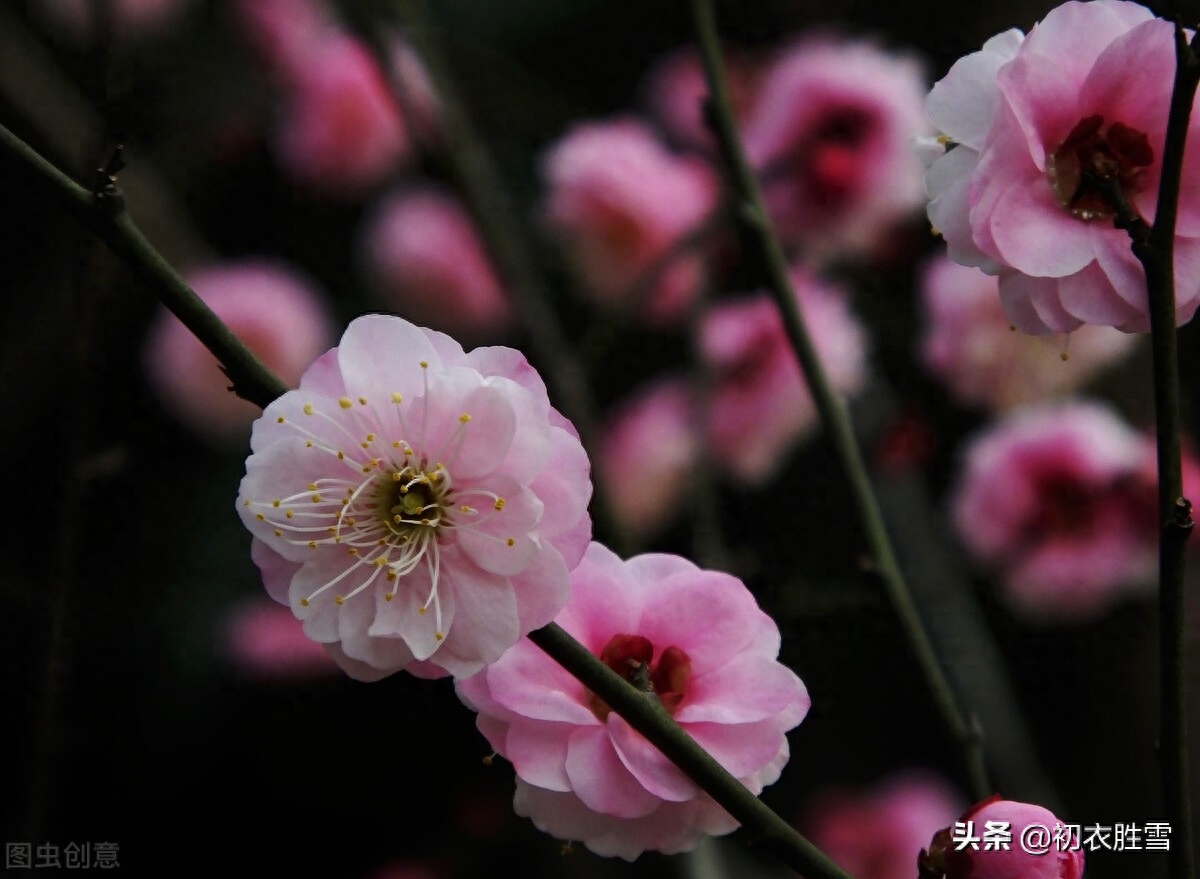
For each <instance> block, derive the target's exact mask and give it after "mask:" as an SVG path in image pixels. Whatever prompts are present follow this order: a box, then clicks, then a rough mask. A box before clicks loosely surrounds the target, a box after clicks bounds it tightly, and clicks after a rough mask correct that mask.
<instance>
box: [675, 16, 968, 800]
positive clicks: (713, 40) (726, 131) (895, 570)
mask: <svg viewBox="0 0 1200 879" xmlns="http://www.w3.org/2000/svg"><path fill="white" fill-rule="evenodd" d="M692 13H693V19H694V22H695V28H696V34H697V38H698V40H699V43H700V52H701V55H702V58H703V61H704V69H705V74H706V76H707V78H708V84H709V89H710V91H711V96H712V97H711V100H710V103H709V109H710V116H711V119H712V122H713V125H714V126H715V128H716V133H717V137H718V141H719V143H720V146H721V151H722V155H723V156H724V158H725V160H726V163H727V164H728V166H729V172H730V178H731V180H730V182H731V184H732V186H733V187H734V190H735V193H736V195H737V197H738V199H739V201H740V202H741V205H740V217H741V219H742V221H743V222H744V223H745V224H746V225H747V227H748V228H749V229H750V230H752V232H753V234H754V238H755V239H756V242H757V244H758V246H759V253H758V256H759V258H760V259H761V260H762V267H763V269H764V270H765V272H766V275H767V278H768V279H769V282H770V288H771V293H772V294H773V295H774V297H775V300H776V302H777V304H778V305H779V308H780V310H781V311H782V312H783V319H784V324H785V326H786V328H787V334H788V339H789V340H790V341H791V344H792V348H793V349H794V350H795V352H796V357H797V359H798V360H799V361H800V367H801V370H802V371H803V373H804V376H805V379H806V380H807V382H808V386H809V389H810V391H811V393H812V397H813V401H814V403H815V404H816V407H817V411H818V412H819V413H820V415H821V422H822V424H823V425H824V428H825V430H826V431H827V433H828V435H829V437H830V440H831V442H832V443H833V445H834V448H835V450H836V452H837V455H838V458H839V459H840V461H841V464H842V469H843V470H844V471H845V473H846V476H847V478H848V479H849V482H850V490H851V494H852V495H853V497H854V503H855V505H856V506H857V507H858V514H859V518H860V519H861V521H862V525H863V529H864V531H865V532H866V537H867V543H868V545H869V546H870V551H871V556H872V561H873V564H874V567H875V571H876V573H877V574H878V575H879V577H880V579H881V580H882V582H883V584H884V588H885V589H886V590H887V593H888V597H889V598H890V600H891V602H892V606H893V607H894V608H895V611H896V615H897V616H898V617H899V619H900V624H901V626H902V627H903V629H904V632H905V634H906V636H907V638H908V642H909V645H910V647H911V648H912V651H913V653H914V654H915V656H916V660H917V663H918V665H919V666H920V669H921V672H922V674H923V675H924V677H925V680H926V682H927V684H928V686H929V689H930V691H931V693H932V695H933V699H934V702H935V703H936V705H937V708H938V711H939V712H940V713H941V715H942V718H943V720H944V721H945V723H946V725H947V726H948V727H949V729H950V730H951V732H952V733H953V735H954V738H955V739H956V741H957V742H958V744H959V746H960V748H961V749H962V756H963V762H964V767H965V771H966V776H967V779H968V781H969V785H970V789H971V792H972V793H973V794H974V795H975V796H976V797H978V798H982V797H984V796H987V795H988V794H990V793H991V792H992V790H991V785H990V783H989V780H988V775H987V767H986V765H985V762H984V755H983V745H982V734H981V731H980V730H979V728H978V724H977V723H975V722H973V721H972V720H971V719H970V718H969V717H968V714H967V712H966V711H965V710H964V709H963V708H962V706H961V705H960V704H959V701H958V697H957V696H956V694H955V692H954V690H953V689H952V688H951V686H950V682H949V680H948V679H947V677H946V674H945V672H944V671H943V669H942V667H941V664H940V663H939V661H938V657H937V654H936V653H935V652H934V649H933V644H932V642H931V641H930V639H929V634H928V632H927V631H926V628H925V624H924V622H923V621H922V619H921V616H920V614H919V613H918V612H917V607H916V603H915V602H914V601H913V597H912V593H911V591H910V590H909V588H908V585H907V583H905V581H904V577H903V575H902V574H901V572H900V567H899V564H898V563H897V561H896V554H895V551H894V550H893V548H892V543H891V540H890V538H889V537H888V533H887V528H886V527H885V525H884V522H883V516H882V514H881V513H880V510H879V502H878V500H877V499H876V497H875V492H874V489H873V488H872V486H871V480H870V477H869V476H868V474H867V468H866V465H865V463H864V462H863V458H862V452H861V451H860V450H859V447H858V442H857V440H856V439H855V437H854V429H853V427H852V425H851V423H850V417H849V415H848V414H847V412H846V408H845V406H844V404H843V403H842V401H841V399H840V398H839V397H838V395H837V393H836V392H835V391H834V390H833V388H832V386H831V385H830V384H829V380H828V378H827V377H826V375H825V370H824V368H823V367H822V365H821V362H820V360H819V359H818V357H817V353H816V349H815V348H814V347H813V344H812V340H811V338H810V337H809V334H808V329H807V328H806V326H805V323H804V318H803V316H802V315H801V313H800V310H799V307H798V305H797V302H796V294H795V291H794V290H793V288H792V280H791V276H790V272H789V267H788V262H787V258H786V257H785V256H784V253H783V249H782V248H781V247H780V244H779V241H778V239H777V238H776V237H775V233H774V231H773V229H772V227H771V222H770V220H769V219H768V217H767V211H766V206H765V205H764V203H763V198H762V192H761V191H760V189H759V185H758V181H757V180H756V179H755V176H754V172H753V170H752V169H751V167H750V163H749V161H748V160H747V158H746V154H745V151H744V149H743V148H742V144H741V140H740V138H739V135H738V131H737V123H736V122H735V119H734V115H733V110H732V105H731V102H730V98H729V89H728V86H727V84H726V79H725V70H724V61H723V59H722V57H721V48H720V42H719V40H718V37H717V24H716V14H715V12H714V10H713V3H712V0H692Z"/></svg>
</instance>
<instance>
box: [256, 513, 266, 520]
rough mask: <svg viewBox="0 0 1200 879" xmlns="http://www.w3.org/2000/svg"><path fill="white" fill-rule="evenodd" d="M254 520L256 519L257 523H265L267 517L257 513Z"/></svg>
mask: <svg viewBox="0 0 1200 879" xmlns="http://www.w3.org/2000/svg"><path fill="white" fill-rule="evenodd" d="M254 518H255V519H257V520H258V521H260V522H262V521H265V520H266V518H267V517H266V516H264V515H263V514H262V513H258V514H256V515H255V517H254Z"/></svg>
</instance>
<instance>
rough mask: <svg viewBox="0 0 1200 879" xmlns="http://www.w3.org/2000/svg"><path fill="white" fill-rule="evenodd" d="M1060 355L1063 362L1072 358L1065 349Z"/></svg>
mask: <svg viewBox="0 0 1200 879" xmlns="http://www.w3.org/2000/svg"><path fill="white" fill-rule="evenodd" d="M1058 356H1059V357H1061V358H1062V362H1063V363H1066V362H1067V361H1068V360H1070V359H1071V355H1070V354H1068V353H1067V352H1066V351H1064V352H1063V353H1062V354H1059V355H1058Z"/></svg>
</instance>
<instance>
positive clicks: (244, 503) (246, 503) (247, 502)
mask: <svg viewBox="0 0 1200 879" xmlns="http://www.w3.org/2000/svg"><path fill="white" fill-rule="evenodd" d="M242 503H243V505H244V506H247V507H248V506H250V498H246V500H245V501H243V502H242Z"/></svg>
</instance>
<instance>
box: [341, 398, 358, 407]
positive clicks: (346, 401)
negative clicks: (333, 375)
mask: <svg viewBox="0 0 1200 879" xmlns="http://www.w3.org/2000/svg"><path fill="white" fill-rule="evenodd" d="M338 405H339V406H341V407H342V408H343V409H349V408H350V407H351V406H353V405H354V402H353V401H352V400H351V399H350V398H349V397H342V399H340V400H338Z"/></svg>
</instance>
